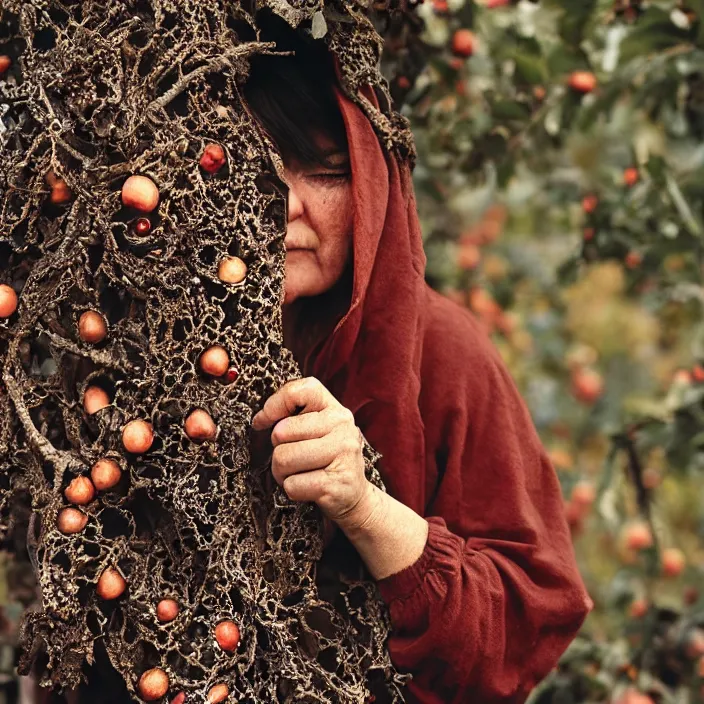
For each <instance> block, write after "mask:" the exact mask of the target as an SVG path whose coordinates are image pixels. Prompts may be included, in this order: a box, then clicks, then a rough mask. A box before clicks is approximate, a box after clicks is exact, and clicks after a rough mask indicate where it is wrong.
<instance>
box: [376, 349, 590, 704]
mask: <svg viewBox="0 0 704 704" xmlns="http://www.w3.org/2000/svg"><path fill="white" fill-rule="evenodd" d="M465 346H466V345H465ZM456 359H457V355H456V354H454V355H453V354H452V353H451V352H450V354H449V356H448V358H447V359H446V360H445V362H446V363H447V365H456V368H455V369H452V368H447V367H445V368H444V369H443V370H442V371H443V373H444V376H445V377H447V378H449V379H452V383H453V389H452V390H450V388H449V387H447V386H446V387H445V388H444V389H443V384H442V382H441V381H440V380H436V381H437V383H435V384H433V385H432V388H433V389H434V391H432V393H434V394H435V395H436V396H437V398H435V399H431V401H430V406H431V407H432V406H435V407H436V408H438V411H437V412H436V417H437V422H438V423H440V424H441V427H442V430H441V431H440V435H439V437H442V438H443V445H444V447H441V448H440V450H441V451H440V452H438V453H436V454H438V455H439V456H443V457H444V463H443V464H444V465H445V466H444V467H438V476H439V480H438V487H437V490H436V492H435V493H434V496H433V498H432V500H431V501H430V502H429V505H428V508H427V512H426V520H427V521H428V524H429V535H428V540H427V544H426V547H425V550H424V552H423V553H422V555H421V557H420V558H419V559H418V561H417V562H416V563H415V564H413V565H411V566H410V567H408V568H406V569H404V570H403V571H401V572H399V573H397V574H395V575H391V576H389V577H387V578H385V579H383V580H380V581H379V582H378V587H379V591H380V593H381V596H382V599H383V600H384V601H385V602H386V604H387V605H388V607H389V611H390V616H391V624H392V631H391V636H390V638H389V643H388V647H389V652H390V655H391V659H392V661H393V662H394V664H395V665H396V666H397V667H398V668H399V669H400V670H402V671H406V672H411V673H412V674H413V680H412V681H411V683H410V684H409V692H410V693H412V694H413V695H414V696H415V699H412V700H411V701H418V702H423V703H430V702H433V703H435V702H437V703H438V704H439V703H440V702H442V703H443V704H444V703H450V702H452V703H457V704H459V703H460V702H470V701H471V702H482V704H509V703H511V704H513V703H514V702H515V703H518V702H524V701H525V700H526V698H527V696H528V694H529V693H530V691H531V690H532V689H533V688H534V687H535V686H536V684H538V682H540V680H542V679H543V678H544V677H545V676H546V675H547V674H548V673H549V672H550V670H551V669H553V668H554V666H555V665H556V663H557V661H558V660H559V658H560V656H561V655H562V653H563V652H564V651H565V649H566V648H567V646H568V645H569V643H570V642H571V641H572V640H573V638H574V637H575V635H576V634H577V632H578V631H579V629H580V627H581V626H582V624H583V622H584V620H585V618H586V616H587V614H588V613H589V612H590V610H591V609H592V608H593V602H592V600H591V599H590V597H589V595H588V593H587V591H586V589H585V586H584V583H583V581H582V579H581V576H580V574H579V572H578V568H577V565H576V559H575V555H574V549H573V546H572V542H571V538H570V534H569V529H568V526H567V523H566V520H565V518H564V511H563V500H562V494H561V490H560V486H559V483H558V479H557V476H556V474H555V471H554V469H553V467H552V465H551V463H550V461H549V459H548V457H547V455H546V452H545V450H544V448H543V447H542V445H541V442H540V440H539V438H538V435H537V432H536V430H535V427H534V425H533V422H532V419H531V417H530V415H529V412H528V410H527V407H526V405H525V403H524V401H523V399H522V398H521V397H520V394H519V392H518V390H517V388H516V386H515V384H514V382H513V379H512V378H511V376H510V375H509V372H508V370H507V369H506V367H505V365H504V363H503V361H502V360H501V358H500V356H499V354H498V352H497V351H496V349H495V348H494V347H493V345H492V344H491V342H490V341H489V340H488V338H487V339H486V340H483V339H481V340H479V341H478V344H476V345H474V346H473V348H472V351H471V356H470V357H469V358H467V357H464V358H463V359H462V360H461V366H460V365H458V362H457V361H456ZM437 361H438V360H436V362H437ZM458 386H459V387H460V389H459V391H458ZM448 398H451V399H454V400H449V401H448V400H447V399H448Z"/></svg>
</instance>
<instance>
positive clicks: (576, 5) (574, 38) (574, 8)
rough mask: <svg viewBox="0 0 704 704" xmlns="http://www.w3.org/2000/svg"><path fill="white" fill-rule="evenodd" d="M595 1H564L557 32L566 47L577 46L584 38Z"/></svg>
mask: <svg viewBox="0 0 704 704" xmlns="http://www.w3.org/2000/svg"><path fill="white" fill-rule="evenodd" d="M596 4H597V3H596V0H564V2H563V3H562V6H563V8H564V12H563V15H562V17H561V18H560V23H559V32H560V36H561V37H562V39H563V40H564V41H565V43H566V44H567V45H568V46H578V45H579V44H581V42H582V39H583V37H584V32H585V30H586V28H587V25H588V23H589V19H590V17H591V15H592V12H594V10H595V8H596Z"/></svg>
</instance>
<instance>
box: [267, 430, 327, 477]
mask: <svg viewBox="0 0 704 704" xmlns="http://www.w3.org/2000/svg"><path fill="white" fill-rule="evenodd" d="M339 444H340V441H339V440H338V438H336V437H335V436H334V435H330V434H328V435H326V436H325V437H323V438H317V439H315V440H302V441H300V442H293V443H285V444H283V445H279V446H278V447H275V448H274V452H273V453H272V456H271V471H272V473H273V475H274V479H276V482H277V484H282V485H283V483H284V480H285V479H286V478H287V477H290V476H292V475H293V474H298V473H299V472H310V471H312V470H316V469H325V468H327V467H329V466H330V465H331V464H332V463H333V461H334V460H335V459H336V457H337V456H338V454H339Z"/></svg>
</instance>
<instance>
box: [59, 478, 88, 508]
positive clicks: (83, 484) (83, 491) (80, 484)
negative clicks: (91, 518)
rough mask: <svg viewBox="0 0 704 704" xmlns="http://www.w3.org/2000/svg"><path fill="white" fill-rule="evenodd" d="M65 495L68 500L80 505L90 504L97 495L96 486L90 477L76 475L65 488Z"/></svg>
mask: <svg viewBox="0 0 704 704" xmlns="http://www.w3.org/2000/svg"><path fill="white" fill-rule="evenodd" d="M64 496H65V497H66V500H67V501H70V502H71V503H72V504H77V505H78V506H85V505H86V504H89V503H90V502H91V501H92V500H93V498H94V497H95V487H94V486H93V482H92V481H91V480H90V479H88V477H83V476H81V477H74V478H73V479H72V480H71V483H70V484H69V485H68V486H67V487H66V489H64Z"/></svg>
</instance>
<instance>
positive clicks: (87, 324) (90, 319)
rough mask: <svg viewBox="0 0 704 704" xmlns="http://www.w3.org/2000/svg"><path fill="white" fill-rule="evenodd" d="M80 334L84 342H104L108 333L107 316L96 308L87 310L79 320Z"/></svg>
mask: <svg viewBox="0 0 704 704" xmlns="http://www.w3.org/2000/svg"><path fill="white" fill-rule="evenodd" d="M78 334H79V335H80V337H81V340H83V341H84V342H90V343H91V344H95V343H97V342H102V340H104V339H105V336H106V335H107V334H108V326H107V324H106V323H105V318H103V316H102V315H100V313H97V312H96V311H94V310H87V311H86V312H85V313H83V314H82V315H81V317H80V318H79V320H78Z"/></svg>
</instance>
